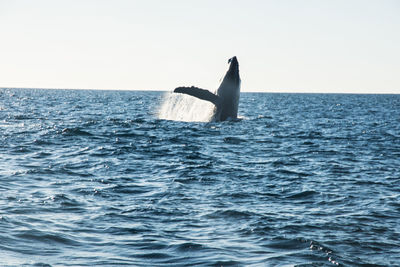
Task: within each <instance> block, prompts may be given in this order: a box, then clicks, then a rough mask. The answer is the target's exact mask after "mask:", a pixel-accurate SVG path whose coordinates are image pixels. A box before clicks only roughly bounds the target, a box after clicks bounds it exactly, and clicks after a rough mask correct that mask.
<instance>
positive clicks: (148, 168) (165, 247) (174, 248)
mask: <svg viewBox="0 0 400 267" xmlns="http://www.w3.org/2000/svg"><path fill="white" fill-rule="evenodd" d="M174 97H175V98H176V97H177V96H176V95H171V94H168V93H165V92H150V91H101V90H43V89H6V88H3V89H0V266H121V265H122V266H123V265H125V266H400V95H352V94H271V93H242V94H241V99H240V105H239V115H240V120H238V121H226V122H207V121H195V119H193V116H192V115H193V114H192V115H190V113H202V112H203V113H206V112H209V111H210V110H207V109H208V108H209V107H208V106H202V105H203V104H200V106H198V107H197V108H196V109H195V110H193V109H190V107H191V106H192V105H191V102H190V101H192V100H188V101H186V102H185V101H180V100H179V101H178V100H176V99H175V100H171V99H172V98H174ZM198 101H200V100H198ZM201 102H204V101H201ZM192 104H193V105H195V104H194V102H193V103H192ZM197 104H198V103H197ZM197 104H196V105H197ZM207 104H208V103H207ZM166 106H167V108H165V107H166ZM182 110H184V112H182ZM179 113H184V114H186V115H188V114H189V115H190V116H187V117H186V118H181V117H180V116H181V115H182V114H179ZM182 120H186V121H182Z"/></svg>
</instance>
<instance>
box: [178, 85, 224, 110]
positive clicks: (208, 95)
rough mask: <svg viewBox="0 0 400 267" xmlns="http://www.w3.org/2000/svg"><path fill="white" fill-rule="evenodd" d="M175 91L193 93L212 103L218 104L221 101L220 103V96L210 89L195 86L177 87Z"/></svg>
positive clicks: (192, 94)
mask: <svg viewBox="0 0 400 267" xmlns="http://www.w3.org/2000/svg"><path fill="white" fill-rule="evenodd" d="M174 93H181V94H187V95H191V96H194V97H197V98H200V99H202V100H206V101H210V102H211V103H213V104H214V105H216V106H217V105H219V103H220V98H219V96H217V95H215V94H213V93H211V92H210V91H208V90H205V89H200V88H198V87H194V86H192V87H178V88H175V90H174Z"/></svg>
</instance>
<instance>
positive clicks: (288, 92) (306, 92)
mask: <svg viewBox="0 0 400 267" xmlns="http://www.w3.org/2000/svg"><path fill="white" fill-rule="evenodd" d="M0 89H32V90H35V89H40V90H88V91H89V90H91V91H141V92H144V91H149V92H172V90H171V91H169V90H161V89H119V88H112V89H110V88H65V87H64V88H57V87H14V86H6V87H3V86H0ZM241 93H267V94H268V93H271V94H352V95H399V94H400V93H394V92H380V93H376V92H366V93H360V92H352V91H349V92H343V91H340V92H334V91H328V92H320V91H314V90H304V91H296V90H294V91H293V89H288V90H286V89H283V90H280V89H277V90H276V89H275V90H274V89H273V90H268V91H257V90H255V91H241Z"/></svg>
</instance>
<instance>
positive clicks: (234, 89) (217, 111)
mask: <svg viewBox="0 0 400 267" xmlns="http://www.w3.org/2000/svg"><path fill="white" fill-rule="evenodd" d="M228 64H229V68H228V71H227V72H226V74H225V77H224V78H223V80H222V82H221V85H220V86H219V87H218V89H217V91H216V93H211V92H210V91H208V90H205V89H200V88H198V87H194V86H191V87H177V88H175V90H174V93H181V94H187V95H191V96H194V97H197V98H200V99H202V100H206V101H210V102H211V103H213V104H214V105H215V108H214V115H213V118H212V120H213V121H225V120H227V119H233V120H235V119H237V113H238V107H239V97H240V77H239V63H238V60H237V58H236V57H233V58H230V59H229V60H228Z"/></svg>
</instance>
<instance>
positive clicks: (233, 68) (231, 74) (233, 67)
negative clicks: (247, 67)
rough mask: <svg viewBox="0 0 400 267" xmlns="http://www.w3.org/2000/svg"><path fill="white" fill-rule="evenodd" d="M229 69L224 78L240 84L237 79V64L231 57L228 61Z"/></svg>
mask: <svg viewBox="0 0 400 267" xmlns="http://www.w3.org/2000/svg"><path fill="white" fill-rule="evenodd" d="M228 64H229V68H228V71H227V72H226V75H225V78H229V79H231V80H234V81H235V82H240V78H239V62H238V60H237V58H236V57H232V58H230V59H229V60H228Z"/></svg>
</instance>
